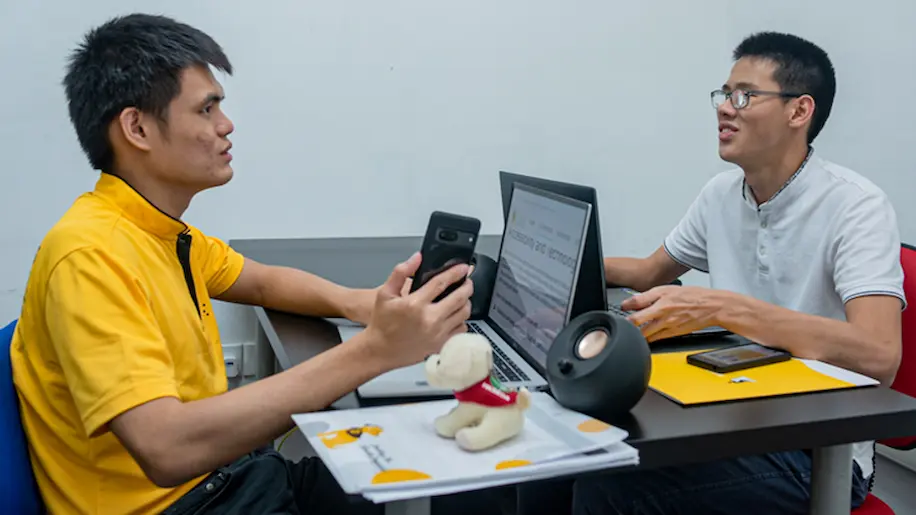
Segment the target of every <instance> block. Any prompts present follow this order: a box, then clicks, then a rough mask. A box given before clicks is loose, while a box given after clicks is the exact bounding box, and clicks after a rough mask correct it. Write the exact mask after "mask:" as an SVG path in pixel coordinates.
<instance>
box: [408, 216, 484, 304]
mask: <svg viewBox="0 0 916 515" xmlns="http://www.w3.org/2000/svg"><path fill="white" fill-rule="evenodd" d="M479 234H480V220H478V219H477V218H473V217H469V216H463V215H456V214H453V213H444V212H442V211H433V213H432V214H431V215H429V224H428V225H427V227H426V236H424V237H423V245H422V246H421V247H420V255H421V256H422V261H421V262H420V269H419V270H417V272H416V273H415V274H414V278H413V283H412V284H411V287H410V291H411V292H414V291H417V290H419V289H420V288H421V287H423V285H424V284H426V283H428V282H429V280H430V279H432V278H433V277H435V276H436V275H437V274H439V273H441V272H444V271H445V270H448V269H449V268H451V267H453V266H455V265H459V264H466V265H470V264H471V260H472V259H473V257H474V250H475V249H476V248H477V237H478V236H479ZM466 280H467V277H464V278H462V279H461V280H459V281H457V282H455V283H452V284H451V285H449V287H448V288H446V290H445V291H444V292H442V294H441V295H439V296H438V297H436V299H435V301H434V302H439V301H440V300H442V299H444V298H445V297H447V296H448V294H450V293H452V292H453V291H455V290H457V289H458V288H459V287H460V286H461V285H462V284H464V281H466Z"/></svg>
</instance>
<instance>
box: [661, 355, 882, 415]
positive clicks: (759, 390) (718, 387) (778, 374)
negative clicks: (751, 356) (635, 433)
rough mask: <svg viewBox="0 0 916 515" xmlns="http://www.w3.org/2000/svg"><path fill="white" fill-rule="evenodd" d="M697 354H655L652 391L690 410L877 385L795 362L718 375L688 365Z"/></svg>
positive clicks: (864, 379)
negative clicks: (690, 408)
mask: <svg viewBox="0 0 916 515" xmlns="http://www.w3.org/2000/svg"><path fill="white" fill-rule="evenodd" d="M697 352H701V351H697V350H693V351H687V352H671V353H657V354H652V376H651V378H650V379H649V387H650V388H652V389H653V390H655V391H657V392H658V393H660V394H662V395H664V396H666V397H668V398H670V399H671V400H673V401H675V402H677V403H679V404H683V405H685V406H686V405H695V404H709V403H716V402H725V401H734V400H741V399H754V398H761V397H774V396H778V395H791V394H797V393H806V392H819V391H826V390H837V389H841V388H855V387H857V386H864V385H866V384H875V383H877V381H870V380H869V378H865V377H864V376H860V375H858V374H855V373H852V372H849V371H845V370H843V369H838V368H834V367H830V366H829V365H828V366H826V367H824V369H825V370H830V369H832V368H833V369H835V370H837V371H839V372H841V373H838V374H837V375H839V376H843V377H844V379H850V380H844V379H840V378H839V377H834V376H832V375H829V374H828V373H824V372H821V371H818V370H814V369H813V368H812V367H811V366H809V365H808V364H806V363H805V362H804V361H801V360H798V359H795V358H792V359H790V360H789V361H783V362H781V363H773V364H770V365H763V366H760V367H756V368H749V369H745V370H739V371H736V372H730V373H727V374H718V373H716V372H713V371H712V370H706V369H704V368H700V367H697V366H695V365H691V364H689V363H687V355H688V354H694V353H697ZM856 377H858V378H861V379H863V380H860V379H857V378H856Z"/></svg>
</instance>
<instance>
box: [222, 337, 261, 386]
mask: <svg viewBox="0 0 916 515" xmlns="http://www.w3.org/2000/svg"><path fill="white" fill-rule="evenodd" d="M223 363H225V365H226V377H227V378H229V379H236V378H242V379H256V376H257V374H258V352H257V347H256V346H255V344H254V342H250V343H242V344H238V343H235V344H230V345H223Z"/></svg>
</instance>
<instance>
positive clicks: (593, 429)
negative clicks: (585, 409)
mask: <svg viewBox="0 0 916 515" xmlns="http://www.w3.org/2000/svg"><path fill="white" fill-rule="evenodd" d="M610 428H611V426H610V425H609V424H605V423H604V422H602V421H600V420H595V419H593V418H592V419H588V420H586V421H585V422H583V423H581V424H579V431H582V432H583V433H600V432H602V431H607V430H608V429H610Z"/></svg>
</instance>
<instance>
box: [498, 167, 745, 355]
mask: <svg viewBox="0 0 916 515" xmlns="http://www.w3.org/2000/svg"><path fill="white" fill-rule="evenodd" d="M517 183H523V184H527V185H530V186H534V187H536V188H540V189H542V190H545V191H550V192H553V193H556V194H558V195H563V196H565V197H569V198H573V199H578V200H580V201H583V202H587V203H589V204H591V206H592V211H591V214H590V217H589V227H588V233H587V237H586V242H585V248H584V250H583V252H584V256H583V257H582V264H581V268H580V272H579V282H578V285H577V290H576V298H575V300H574V301H573V310H572V314H571V318H575V317H576V316H578V315H580V314H582V313H585V312H588V311H594V310H602V311H611V312H613V313H616V314H618V315H621V316H624V317H625V316H627V315H628V314H629V312H626V311H624V310H623V309H622V308H621V304H622V303H623V301H624V300H625V299H626V298H628V297H630V296H632V295H635V294H636V293H637V292H636V291H634V290H631V289H629V288H619V287H611V288H610V289H607V285H606V282H605V276H604V251H603V249H602V242H601V238H602V237H601V229H600V226H599V216H598V192H597V190H596V189H595V188H594V187H591V186H585V185H582V184H574V183H570V182H563V181H559V180H555V179H548V178H544V177H534V176H530V175H522V174H519V173H511V172H507V171H500V172H499V185H500V192H501V196H502V204H503V219H504V220H505V219H506V218H507V217H508V216H509V200H510V197H511V194H512V186H513V185H514V184H517ZM728 334H731V332H730V331H728V330H726V329H724V328H722V327H719V326H710V327H704V328H702V329H698V330H696V331H693V332H691V333H687V334H684V335H679V336H672V337H670V338H665V340H667V341H671V342H675V341H676V340H678V339H683V338H690V337H694V336H722V335H728Z"/></svg>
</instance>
